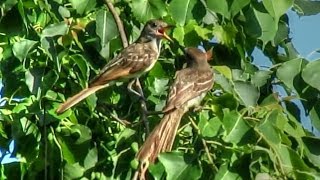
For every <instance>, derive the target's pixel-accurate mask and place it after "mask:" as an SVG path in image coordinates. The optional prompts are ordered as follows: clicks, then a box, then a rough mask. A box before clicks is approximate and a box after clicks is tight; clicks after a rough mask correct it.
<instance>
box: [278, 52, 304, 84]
mask: <svg viewBox="0 0 320 180" xmlns="http://www.w3.org/2000/svg"><path fill="white" fill-rule="evenodd" d="M306 62H307V61H306V60H304V59H301V58H298V59H293V60H290V61H287V62H285V63H283V64H282V65H281V66H280V67H279V68H278V69H277V77H278V78H279V79H280V80H281V81H282V82H283V83H284V84H285V85H286V86H287V87H289V88H291V89H295V88H294V84H295V83H294V80H295V78H296V76H297V75H299V74H300V72H301V70H302V68H303V67H304V66H305V64H306Z"/></svg>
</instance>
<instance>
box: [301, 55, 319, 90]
mask: <svg viewBox="0 0 320 180" xmlns="http://www.w3.org/2000/svg"><path fill="white" fill-rule="evenodd" d="M319 68H320V60H316V61H312V62H310V63H308V64H307V65H306V67H305V68H303V70H302V78H303V80H304V81H305V82H306V83H308V84H309V85H310V86H312V87H314V88H316V89H318V90H319V91H320V83H319V79H320V72H319Z"/></svg>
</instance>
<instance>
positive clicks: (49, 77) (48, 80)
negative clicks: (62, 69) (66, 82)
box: [41, 70, 59, 93]
mask: <svg viewBox="0 0 320 180" xmlns="http://www.w3.org/2000/svg"><path fill="white" fill-rule="evenodd" d="M58 79H59V75H58V73H57V72H56V71H55V70H51V71H49V72H48V73H47V74H46V75H44V77H43V79H42V82H41V92H42V93H47V91H48V90H50V89H52V87H53V86H54V84H55V83H56V82H57V81H58Z"/></svg>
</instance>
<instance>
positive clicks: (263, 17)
mask: <svg viewBox="0 0 320 180" xmlns="http://www.w3.org/2000/svg"><path fill="white" fill-rule="evenodd" d="M253 11H254V14H255V16H256V19H257V21H258V22H259V25H260V29H261V36H260V37H259V39H261V40H262V42H263V48H264V46H265V45H266V44H267V43H268V42H273V39H274V38H275V36H276V34H277V31H278V22H277V21H275V19H274V18H273V17H272V16H271V15H270V14H268V13H265V12H262V11H260V10H258V9H255V8H254V9H253Z"/></svg>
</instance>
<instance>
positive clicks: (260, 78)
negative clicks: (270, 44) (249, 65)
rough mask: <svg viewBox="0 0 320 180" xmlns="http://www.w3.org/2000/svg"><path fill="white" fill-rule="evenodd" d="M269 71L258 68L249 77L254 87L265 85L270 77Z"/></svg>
mask: <svg viewBox="0 0 320 180" xmlns="http://www.w3.org/2000/svg"><path fill="white" fill-rule="evenodd" d="M271 74H272V72H271V71H265V70H259V71H256V72H255V73H254V75H253V76H252V77H251V82H252V84H253V85H255V86H256V87H261V86H263V85H265V84H266V83H267V82H268V80H269V79H270V77H271Z"/></svg>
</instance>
